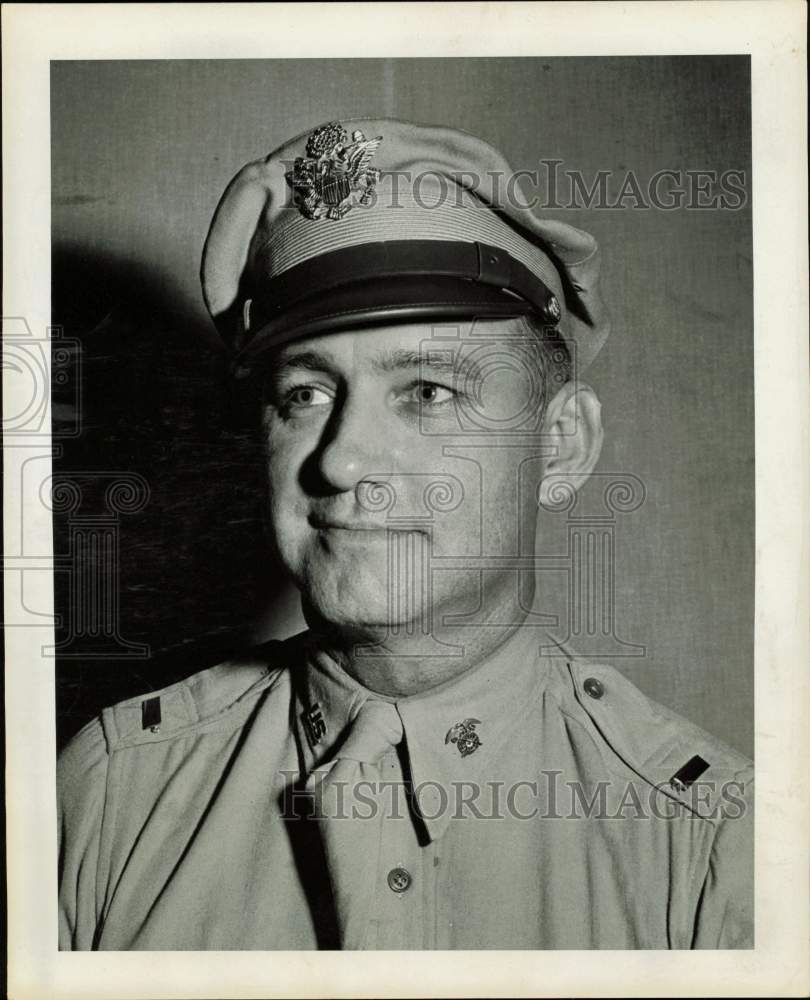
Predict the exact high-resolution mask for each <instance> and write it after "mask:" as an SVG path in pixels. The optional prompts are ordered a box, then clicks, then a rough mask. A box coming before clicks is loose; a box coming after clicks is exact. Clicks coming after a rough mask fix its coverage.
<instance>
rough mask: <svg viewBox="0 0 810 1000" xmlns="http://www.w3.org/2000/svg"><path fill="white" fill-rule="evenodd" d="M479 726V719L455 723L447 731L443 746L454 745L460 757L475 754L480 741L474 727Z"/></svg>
mask: <svg viewBox="0 0 810 1000" xmlns="http://www.w3.org/2000/svg"><path fill="white" fill-rule="evenodd" d="M480 725H481V720H480V719H465V720H464V721H463V722H457V723H456V724H455V725H454V726H453V727H452V728H451V729H449V730H448V731H447V735H446V736H445V738H444V742H445V744H447V743H455V745H456V746H457V747H458V752H459V753H460V754H461V756H462V757H467V756H468V755H469V754H471V753H475V751H476V750H477V749H478V748H479V747H480V746H481V739H480V737H479V736H478V733H477V732H476V731H475V727H476V726H480Z"/></svg>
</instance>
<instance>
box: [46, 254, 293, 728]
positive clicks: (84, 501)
mask: <svg viewBox="0 0 810 1000" xmlns="http://www.w3.org/2000/svg"><path fill="white" fill-rule="evenodd" d="M52 267H53V270H52V282H53V288H52V291H53V295H52V321H53V324H54V326H55V327H58V328H61V333H60V334H59V335H57V336H56V337H55V338H54V340H53V345H52V357H53V359H54V364H53V385H52V403H53V407H52V410H53V418H52V423H53V434H54V460H53V466H54V484H53V497H52V504H53V508H54V515H53V518H54V555H55V558H56V572H55V574H54V581H55V584H54V586H55V595H54V596H55V608H56V612H57V630H56V639H57V652H56V701H57V704H56V709H57V739H58V744H59V746H62V745H63V744H64V742H65V741H66V740H67V739H68V738H69V737H70V736H71V735H73V733H75V732H76V731H77V730H78V729H79V728H80V727H81V726H82V725H83V724H84V723H85V722H87V721H88V720H89V719H90V718H91V717H92V716H94V715H95V714H96V713H97V712H98V711H99V710H100V709H101V708H102V707H104V706H106V705H109V704H112V703H114V702H116V701H119V700H121V699H122V698H127V697H131V696H134V695H137V694H140V693H142V692H146V691H149V690H154V689H155V688H159V687H163V686H164V685H166V684H170V683H173V682H174V681H176V680H180V679H182V678H183V677H185V676H187V675H189V674H191V673H193V672H195V671H197V670H200V669H203V668H204V667H206V666H209V665H212V664H213V663H216V662H218V661H220V660H222V659H223V658H225V657H226V656H227V655H228V654H229V653H230V652H233V651H235V650H236V649H238V648H240V647H242V646H244V645H245V644H246V642H247V637H248V635H249V633H250V631H251V629H252V626H253V623H254V620H255V618H256V614H257V613H258V610H259V609H260V608H261V609H264V610H266V608H267V606H268V604H271V605H272V603H273V601H274V598H277V597H278V595H279V594H280V593H281V592H282V590H283V589H284V586H285V582H284V580H283V576H282V573H281V570H280V569H279V567H278V564H277V563H276V562H275V560H274V558H273V556H272V554H271V549H270V545H269V541H268V538H267V536H266V531H265V528H264V525H263V516H262V514H263V512H262V507H263V500H264V484H263V481H262V474H261V451H260V443H259V438H258V422H257V421H258V400H256V399H251V398H246V397H245V396H244V390H243V389H240V392H241V393H242V396H237V395H236V394H235V391H234V389H233V384H232V383H231V382H230V381H229V379H228V378H227V367H226V363H225V357H224V354H223V352H222V351H221V350H217V349H216V348H215V347H214V346H213V345H212V342H213V337H212V333H211V330H210V329H203V328H202V324H201V322H200V320H199V319H198V318H197V317H196V316H193V315H191V314H190V313H189V311H188V307H187V306H185V307H184V306H183V305H182V304H181V305H178V302H179V301H180V299H179V297H175V296H173V294H172V288H171V285H170V284H169V283H168V282H167V281H166V280H165V279H164V278H163V276H161V275H160V274H158V273H155V272H154V271H152V270H150V269H149V268H148V266H145V265H142V264H139V263H137V262H132V261H126V260H116V259H113V258H111V257H110V256H109V255H106V254H105V255H103V256H101V255H98V254H96V253H94V252H93V250H91V249H87V248H84V247H78V246H57V247H55V248H54V254H53V261H52ZM57 361H58V363H57Z"/></svg>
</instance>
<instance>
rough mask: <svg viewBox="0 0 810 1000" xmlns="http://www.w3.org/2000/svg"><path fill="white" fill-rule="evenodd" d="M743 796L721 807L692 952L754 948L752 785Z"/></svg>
mask: <svg viewBox="0 0 810 1000" xmlns="http://www.w3.org/2000/svg"><path fill="white" fill-rule="evenodd" d="M741 788H742V786H741ZM744 793H745V794H742V792H741V793H740V794H739V796H737V797H734V798H729V799H728V800H727V801H726V802H725V803H724V808H725V811H726V814H725V815H724V817H723V818H722V819H721V820H720V822H719V824H718V829H717V833H716V834H715V838H714V842H713V844H712V849H711V855H710V858H709V867H708V872H707V874H706V879H705V882H704V883H703V891H702V893H701V896H700V902H699V904H698V910H697V917H696V923H695V938H694V944H693V947H694V948H712V949H720V948H753V947H754V800H753V794H752V793H753V783H750V784H746V785H745V787H744Z"/></svg>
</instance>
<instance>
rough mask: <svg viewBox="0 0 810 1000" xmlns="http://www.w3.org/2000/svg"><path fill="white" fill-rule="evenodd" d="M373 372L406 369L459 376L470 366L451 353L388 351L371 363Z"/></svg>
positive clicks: (442, 351) (443, 351) (467, 362)
mask: <svg viewBox="0 0 810 1000" xmlns="http://www.w3.org/2000/svg"><path fill="white" fill-rule="evenodd" d="M372 367H373V369H374V371H376V372H380V373H383V374H384V373H388V372H396V371H401V370H402V369H407V368H419V369H422V370H425V369H427V370H428V371H431V372H436V373H437V374H444V375H461V374H464V373H465V372H467V371H468V370H469V369H470V367H471V365H470V363H469V361H466V360H465V359H463V358H459V357H457V356H456V355H454V353H453V352H452V351H445V350H441V351H438V350H436V351H426V352H421V351H408V350H404V349H401V350H396V351H388V352H385V353H383V354H380V355H378V356H377V357H376V358H375V359H374V360H373V361H372Z"/></svg>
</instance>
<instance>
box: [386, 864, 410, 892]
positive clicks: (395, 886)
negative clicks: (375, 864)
mask: <svg viewBox="0 0 810 1000" xmlns="http://www.w3.org/2000/svg"><path fill="white" fill-rule="evenodd" d="M410 884H411V873H410V872H408V871H406V870H405V869H404V868H392V869H391V871H390V872H389V873H388V888H389V889H390V890H391V891H392V892H405V890H406V889H407V888H408V886H409V885H410Z"/></svg>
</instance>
